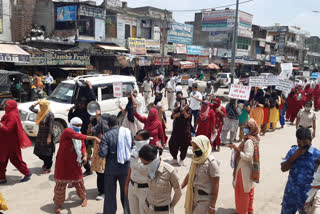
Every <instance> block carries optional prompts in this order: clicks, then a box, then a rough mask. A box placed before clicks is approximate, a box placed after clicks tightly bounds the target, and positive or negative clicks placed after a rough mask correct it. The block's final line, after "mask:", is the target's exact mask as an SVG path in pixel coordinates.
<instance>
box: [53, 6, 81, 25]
mask: <svg viewBox="0 0 320 214" xmlns="http://www.w3.org/2000/svg"><path fill="white" fill-rule="evenodd" d="M75 20H77V5H72V6H64V7H58V8H57V22H65V21H75Z"/></svg>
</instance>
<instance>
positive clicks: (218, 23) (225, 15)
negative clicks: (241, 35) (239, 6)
mask: <svg viewBox="0 0 320 214" xmlns="http://www.w3.org/2000/svg"><path fill="white" fill-rule="evenodd" d="M252 18H253V16H252V15H251V14H249V13H245V12H243V11H239V29H241V28H247V29H251V27H252ZM234 24H235V10H215V11H206V12H202V31H209V32H213V31H231V30H232V29H233V27H234Z"/></svg>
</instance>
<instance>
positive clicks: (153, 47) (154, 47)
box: [146, 40, 160, 51]
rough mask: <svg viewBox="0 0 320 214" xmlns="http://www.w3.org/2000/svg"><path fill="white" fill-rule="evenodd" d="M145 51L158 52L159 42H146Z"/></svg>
mask: <svg viewBox="0 0 320 214" xmlns="http://www.w3.org/2000/svg"><path fill="white" fill-rule="evenodd" d="M146 47H147V50H153V51H160V41H156V40H146Z"/></svg>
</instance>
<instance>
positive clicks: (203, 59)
mask: <svg viewBox="0 0 320 214" xmlns="http://www.w3.org/2000/svg"><path fill="white" fill-rule="evenodd" d="M198 64H199V65H201V66H207V65H209V57H207V56H199V61H198Z"/></svg>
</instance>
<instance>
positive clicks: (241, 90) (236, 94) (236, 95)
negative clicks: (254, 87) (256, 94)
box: [229, 84, 251, 100]
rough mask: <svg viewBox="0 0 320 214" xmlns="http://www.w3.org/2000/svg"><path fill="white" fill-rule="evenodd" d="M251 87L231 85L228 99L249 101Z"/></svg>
mask: <svg viewBox="0 0 320 214" xmlns="http://www.w3.org/2000/svg"><path fill="white" fill-rule="evenodd" d="M250 92H251V86H245V85H237V84H232V85H231V88H230V91H229V97H230V98H232V99H237V100H249V97H250Z"/></svg>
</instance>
